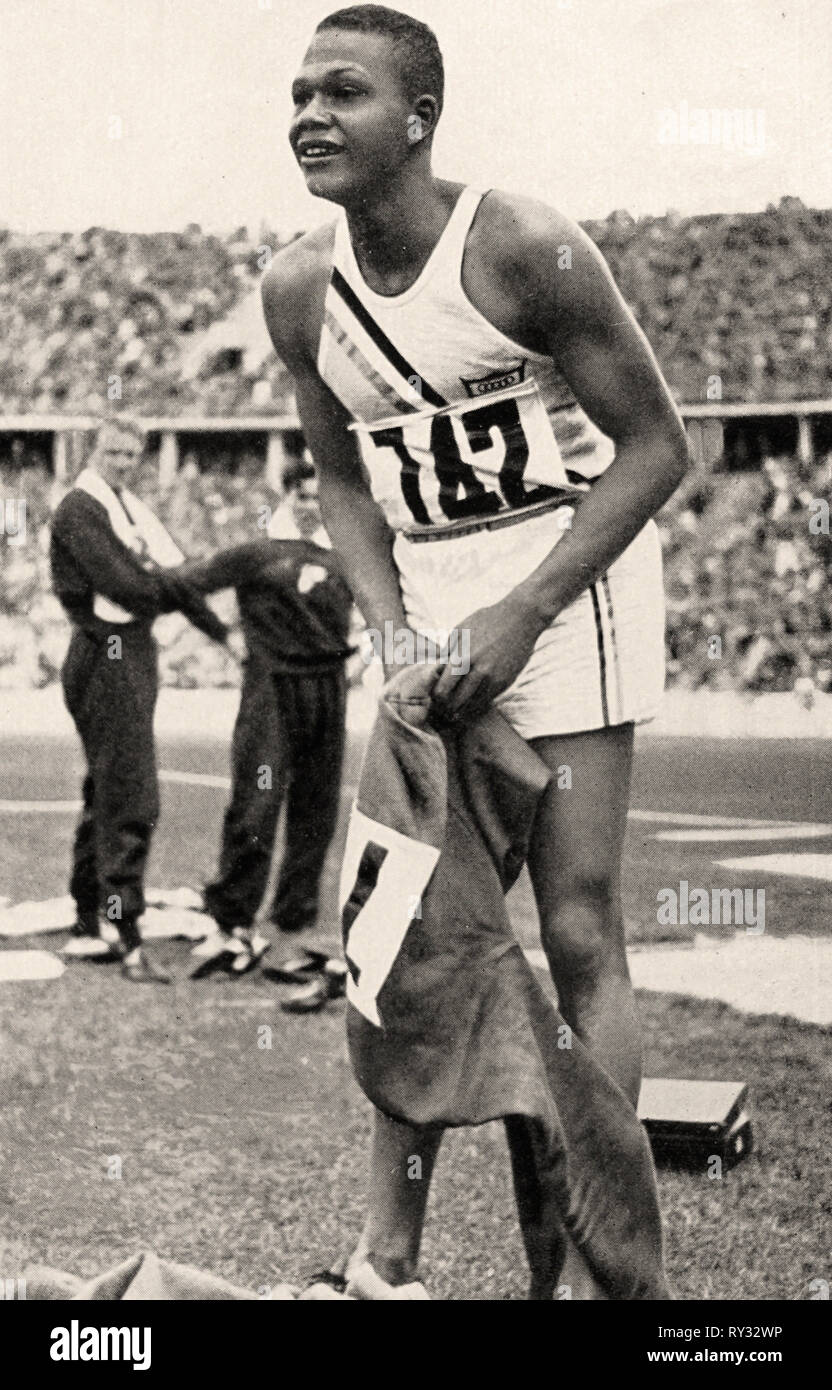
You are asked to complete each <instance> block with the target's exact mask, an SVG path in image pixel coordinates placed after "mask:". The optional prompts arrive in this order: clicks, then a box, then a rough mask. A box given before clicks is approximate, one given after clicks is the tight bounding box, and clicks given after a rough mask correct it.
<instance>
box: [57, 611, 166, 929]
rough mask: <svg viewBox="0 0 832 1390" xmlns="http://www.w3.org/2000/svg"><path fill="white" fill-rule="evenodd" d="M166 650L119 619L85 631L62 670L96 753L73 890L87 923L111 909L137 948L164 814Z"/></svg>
mask: <svg viewBox="0 0 832 1390" xmlns="http://www.w3.org/2000/svg"><path fill="white" fill-rule="evenodd" d="M115 639H118V641H117V642H116V640H115ZM156 655H157V648H156V643H155V641H154V639H153V637H152V635H151V632H150V629H149V627H148V626H147V625H146V624H139V623H130V624H124V625H121V624H113V627H112V629H111V630H109V631H108V632H102V633H100V634H99V633H92V632H88V631H85V630H82V629H80V628H76V629H75V631H74V633H73V636H72V640H71V642H70V644H69V650H68V652H67V656H66V660H65V662H64V665H63V670H62V671H61V683H62V685H63V690H64V699H65V700H66V705H67V709H68V710H69V712H70V714H71V715H72V718H73V720H74V721H75V727H76V728H77V730H78V733H79V735H80V737H81V742H82V744H83V746H84V753H85V755H86V759H87V775H86V777H85V779H84V791H83V795H84V809H83V811H82V813H81V819H80V821H79V822H78V828H77V830H76V832H75V846H74V852H73V868H72V881H71V883H70V892H71V893H72V896H73V898H74V899H75V902H76V905H77V908H78V916H79V920H82V921H83V920H87V919H90V920H92V919H94V918H95V916H96V914H97V913H98V911H99V910H103V911H104V912H105V913H106V914H107V916H108V917H109V918H110V919H111V920H112V921H114V922H115V924H116V926H117V927H118V929H119V931H120V933H121V936H122V940H123V941H124V943H125V945H127V946H128V947H132V946H134V945H136V944H137V942H138V933H137V929H136V919H137V918H138V917H140V916H141V914H142V912H143V911H144V875H145V867H146V864H147V856H148V851H149V849H150V840H151V836H152V834H153V830H154V828H155V825H156V822H157V820H158V818H159V787H158V781H157V776H156V753H155V748H154V743H153V712H154V709H155V706H156V697H157V694H158V674H157V661H156Z"/></svg>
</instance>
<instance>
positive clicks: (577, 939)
mask: <svg viewBox="0 0 832 1390" xmlns="http://www.w3.org/2000/svg"><path fill="white" fill-rule="evenodd" d="M541 932H542V938H543V946H544V949H545V951H546V955H547V957H548V959H549V963H550V965H551V967H552V970H553V972H555V973H556V974H557V976H558V977H559V978H560V979H561V980H563V981H564V982H574V983H576V984H577V983H580V982H582V981H586V982H591V981H592V980H594V979H596V978H597V977H598V976H600V975H604V974H610V973H622V972H624V973H626V969H627V965H626V955H625V952H624V931H623V923H622V920H621V906H620V898H619V891H618V883H617V880H616V879H615V878H613V877H611V876H607V875H606V874H603V873H585V874H576V875H572V876H571V877H570V879H569V880H568V881H567V882H566V883H562V884H561V885H560V886H559V888H558V891H557V893H556V895H555V897H554V899H553V901H552V902H551V903H550V904H549V905H548V907H547V910H546V912H545V915H544V916H543V919H542V921H541Z"/></svg>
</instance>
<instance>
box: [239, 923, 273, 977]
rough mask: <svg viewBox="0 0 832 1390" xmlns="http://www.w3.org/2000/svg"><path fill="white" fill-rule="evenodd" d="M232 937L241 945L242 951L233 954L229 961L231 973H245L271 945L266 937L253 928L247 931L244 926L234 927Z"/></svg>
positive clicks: (261, 957) (257, 962)
mask: <svg viewBox="0 0 832 1390" xmlns="http://www.w3.org/2000/svg"><path fill="white" fill-rule="evenodd" d="M234 939H235V940H236V941H237V942H238V943H239V945H240V946H241V947H242V951H241V952H240V953H239V955H237V956H235V958H234V960H233V961H232V963H231V974H232V975H245V974H246V973H247V971H249V970H253V969H254V967H255V966H256V965H259V964H260V962H261V960H262V959H263V957H264V956H265V954H266V952H267V951H270V950H271V947H272V943H271V942H270V941H269V940H268V938H267V937H265V936H262V935H261V934H260V932H258V931H255V930H254V929H253V928H252V930H251V931H247V930H246V929H245V928H244V927H236V928H235V930H234Z"/></svg>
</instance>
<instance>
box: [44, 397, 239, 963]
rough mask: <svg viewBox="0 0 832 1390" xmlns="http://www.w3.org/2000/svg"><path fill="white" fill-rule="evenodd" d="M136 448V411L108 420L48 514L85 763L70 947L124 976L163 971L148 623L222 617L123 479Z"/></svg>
mask: <svg viewBox="0 0 832 1390" xmlns="http://www.w3.org/2000/svg"><path fill="white" fill-rule="evenodd" d="M143 449H144V432H143V430H142V428H141V426H140V425H139V424H138V423H136V422H135V421H131V420H129V419H128V418H127V417H126V416H117V417H113V418H112V419H108V420H105V421H104V422H103V423H102V424H101V425H100V427H99V430H98V434H97V438H96V442H95V448H94V450H93V452H92V455H91V456H90V458H89V460H88V462H87V466H86V468H85V469H84V470H83V472H82V473H80V474H79V476H78V477H77V478H76V480H75V485H74V487H72V488H71V489H70V491H69V492H68V493H67V494H66V496H65V497H64V498H63V500H62V502H61V503H60V505H59V507H58V508H57V510H56V512H55V515H54V517H53V519H52V538H51V561H52V580H53V584H54V587H55V592H56V594H57V595H58V598H59V599H60V600H61V603H62V604H63V606H64V608H65V609H66V611H67V614H68V615H69V618H70V619H71V622H72V639H71V641H70V644H69V650H68V651H67V655H66V660H65V662H64V666H63V670H62V672H61V680H62V683H63V688H64V697H65V699H66V704H67V708H68V709H69V712H70V714H71V715H72V718H73V720H74V721H75V726H76V728H77V730H78V733H79V735H80V737H81V742H82V743H83V746H84V753H85V755H86V759H87V769H88V770H87V776H86V778H85V780H84V809H83V813H82V815H81V819H80V821H79V824H78V829H77V832H76V836H75V847H74V855H73V872H72V881H71V883H70V892H71V893H72V896H73V898H74V899H75V902H76V905H77V923H76V927H75V930H74V933H73V940H72V941H71V942H70V943H69V945H68V947H67V950H66V954H67V955H69V956H75V957H78V958H82V959H89V958H93V957H98V958H100V959H108V958H109V959H116V958H118V959H120V960H121V961H122V973H123V974H124V975H125V976H126V978H127V979H128V980H132V981H133V982H134V983H137V984H165V983H168V981H169V976H167V975H166V974H165V973H164V971H162V970H161V969H160V968H159V966H157V965H156V964H155V963H154V962H153V961H152V960H151V959H150V958H149V957H148V956H146V955H145V954H144V952H143V951H142V948H141V935H140V931H139V926H138V922H139V918H140V917H141V915H142V913H143V912H144V906H145V903H144V873H145V867H146V864H147V856H148V852H149V850H150V840H151V836H152V834H153V830H154V827H155V825H156V821H157V819H158V816H159V788H158V781H157V776H156V754H155V750H154V745H153V712H154V709H155V706H156V696H157V693H158V675H157V664H156V643H155V641H154V639H153V635H152V632H151V624H152V622H153V619H154V618H155V617H157V616H158V615H159V614H160V613H170V612H173V611H174V610H175V609H179V610H180V611H181V612H183V613H185V614H186V616H187V617H188V618H189V619H190V621H191V622H192V623H194V624H195V626H197V627H198V628H200V629H201V631H203V632H205V633H207V634H208V636H209V637H213V638H214V639H215V640H217V641H223V640H224V639H225V635H226V629H225V626H224V624H223V623H221V622H220V620H219V619H218V618H217V617H216V615H215V614H214V613H212V612H211V610H210V609H209V608H207V607H206V605H205V603H204V601H203V600H202V599H201V598H200V597H199V596H198V595H197V594H196V593H195V592H194V591H193V590H192V589H191V588H189V586H188V585H187V584H186V583H185V581H184V580H183V578H182V576H181V573H177V572H176V569H172V568H168V567H169V566H179V565H181V562H182V560H183V558H184V557H183V555H182V553H181V552H180V550H179V549H178V547H177V546H176V545H175V544H174V542H173V540H172V539H171V537H170V536H169V535H168V533H167V531H165V529H164V527H163V526H162V524H161V522H159V521H158V520H157V518H156V517H155V516H154V515H153V513H152V512H151V511H150V509H149V508H148V507H147V506H145V504H144V503H143V502H141V501H140V500H139V498H138V497H135V496H134V495H133V494H132V493H131V492H129V491H127V486H128V484H129V483H131V482H132V481H133V479H134V477H135V475H136V473H137V471H138V468H139V464H140V463H141V458H142V452H143ZM102 910H104V911H106V913H107V916H108V917H110V918H111V919H112V920H113V921H114V922H115V924H116V926H117V927H118V932H119V936H120V938H121V944H120V949H118V950H115V951H113V950H110V949H108V947H107V944H106V943H105V942H104V941H103V940H102V938H101V928H100V922H99V912H100V911H102Z"/></svg>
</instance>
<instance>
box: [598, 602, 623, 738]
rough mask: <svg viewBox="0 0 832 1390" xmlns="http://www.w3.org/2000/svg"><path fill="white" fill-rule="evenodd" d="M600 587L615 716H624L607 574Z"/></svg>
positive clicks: (618, 658) (619, 659)
mask: <svg viewBox="0 0 832 1390" xmlns="http://www.w3.org/2000/svg"><path fill="white" fill-rule="evenodd" d="M601 587H602V588H603V590H604V596H605V598H606V600H607V625H608V627H609V635H610V656H611V663H612V669H613V672H614V673H615V698H616V702H617V705H618V710H617V717H618V718H619V719H623V717H624V697H623V695H622V693H621V658H620V653H619V651H618V642H617V641H616V637H615V618H614V617H613V612H612V591H611V590H610V579H609V575H608V574H602V575H601Z"/></svg>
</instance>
